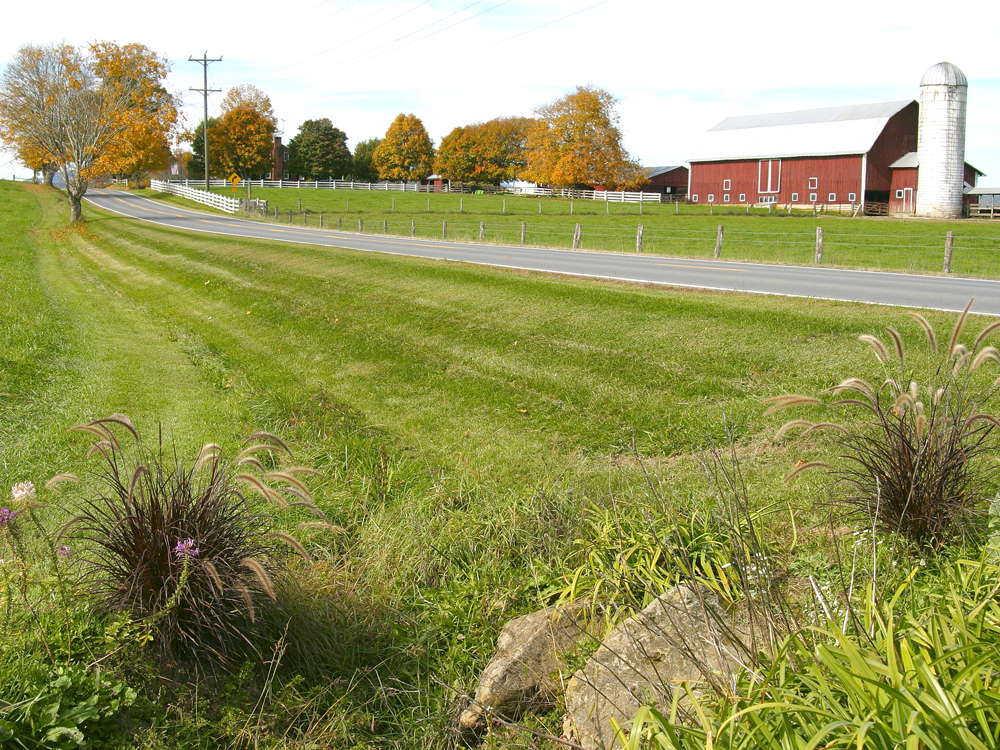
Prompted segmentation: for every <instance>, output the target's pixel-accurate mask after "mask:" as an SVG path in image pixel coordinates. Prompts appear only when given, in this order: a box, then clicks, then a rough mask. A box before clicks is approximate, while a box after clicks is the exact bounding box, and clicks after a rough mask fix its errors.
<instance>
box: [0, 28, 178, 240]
mask: <svg viewBox="0 0 1000 750" xmlns="http://www.w3.org/2000/svg"><path fill="white" fill-rule="evenodd" d="M168 70H169V64H168V63H167V61H166V60H165V59H162V58H158V57H156V55H154V54H153V53H152V52H151V51H150V50H149V49H147V48H146V47H144V46H142V45H138V44H135V45H125V46H124V47H119V46H118V45H115V44H112V43H97V44H94V45H91V47H90V48H89V49H86V50H80V49H77V48H75V47H73V46H70V45H65V44H62V45H49V46H33V45H27V46H24V47H21V48H20V49H19V50H18V51H17V53H16V54H15V55H14V57H13V58H12V60H11V61H10V63H8V65H7V67H6V68H5V69H4V74H3V78H2V80H0V137H3V138H4V140H5V141H6V142H7V143H8V144H11V145H12V147H13V148H14V149H15V150H16V151H18V152H19V153H22V154H24V155H26V156H27V157H28V158H30V159H33V160H34V159H40V160H42V161H43V162H47V163H51V164H55V165H57V166H58V168H59V170H60V171H61V172H62V176H63V180H64V182H65V185H66V193H67V196H68V198H69V203H70V216H71V218H72V220H73V221H82V220H83V196H84V194H85V193H86V192H87V186H88V184H89V181H90V180H91V179H92V178H94V177H98V176H101V175H106V174H115V173H118V172H120V171H122V167H123V166H128V164H129V163H131V164H132V165H134V164H135V163H137V161H136V153H137V150H138V149H139V148H148V147H149V144H150V143H152V142H154V141H155V140H156V139H155V138H154V137H153V136H154V135H155V134H156V131H157V129H158V128H159V129H162V132H161V133H160V135H162V136H163V138H164V139H168V136H169V133H170V131H171V130H172V128H173V127H174V124H175V123H176V119H177V113H176V106H175V105H174V102H173V99H172V98H171V97H170V96H169V95H167V94H166V91H165V89H164V88H163V85H162V80H163V78H164V76H166V73H167V71H168ZM140 134H142V135H141V136H140Z"/></svg>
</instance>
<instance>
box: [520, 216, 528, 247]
mask: <svg viewBox="0 0 1000 750" xmlns="http://www.w3.org/2000/svg"><path fill="white" fill-rule="evenodd" d="M527 229H528V227H527V223H526V222H523V221H522V222H521V244H522V245H523V244H524V235H525V234H526V233H527Z"/></svg>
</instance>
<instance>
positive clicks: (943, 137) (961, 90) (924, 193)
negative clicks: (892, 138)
mask: <svg viewBox="0 0 1000 750" xmlns="http://www.w3.org/2000/svg"><path fill="white" fill-rule="evenodd" d="M968 90H969V82H968V80H967V79H966V77H965V74H964V73H963V72H962V71H961V70H959V69H958V68H957V67H955V66H954V65H952V64H951V63H947V62H940V63H938V64H937V65H935V66H933V67H932V68H931V69H930V70H928V71H927V72H926V73H924V77H923V78H922V79H921V80H920V130H919V133H918V136H917V160H918V162H919V164H920V171H919V177H918V179H919V182H918V185H917V205H916V214H917V216H927V217H931V218H937V219H958V218H961V216H962V196H963V189H964V187H965V106H966V99H967V97H968Z"/></svg>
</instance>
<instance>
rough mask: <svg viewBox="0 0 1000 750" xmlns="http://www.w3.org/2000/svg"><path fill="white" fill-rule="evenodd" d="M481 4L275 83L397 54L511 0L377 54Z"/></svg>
mask: <svg viewBox="0 0 1000 750" xmlns="http://www.w3.org/2000/svg"><path fill="white" fill-rule="evenodd" d="M482 2H484V0H475V2H472V3H469V4H468V5H466V6H465V7H463V8H460V9H459V10H457V11H455V12H453V13H449V14H448V15H447V16H445V17H444V18H441V19H438V20H437V21H434V22H432V23H429V24H427V25H426V26H422V27H420V28H419V29H415V30H413V31H411V32H410V33H409V34H404V35H403V36H401V37H399V38H397V39H395V40H393V41H392V42H387V43H386V44H383V45H381V46H380V47H376V48H375V49H373V50H368V53H365V54H366V55H367V56H364V57H354V58H352V59H349V60H346V61H339V62H336V63H333V64H332V65H328V66H326V67H324V68H320V69H319V70H314V71H311V72H309V73H304V74H300V75H297V76H289V77H288V78H283V79H281V80H280V81H277V83H285V82H290V81H301V80H306V79H308V78H311V77H313V76H316V75H320V74H324V73H329V72H330V71H332V70H339V69H340V68H345V67H350V66H351V65H357V64H360V63H363V62H369V61H371V60H374V59H376V58H379V57H383V56H385V55H388V54H391V53H393V52H398V51H399V50H401V49H406V48H407V47H412V46H413V45H414V44H417V43H419V42H422V41H424V40H426V39H430V38H431V37H432V36H436V35H437V34H440V33H442V32H445V31H448V30H449V29H453V28H455V27H456V26H460V25H462V24H463V23H467V22H469V21H471V20H473V19H474V18H478V17H479V16H482V15H485V14H486V13H489V12H490V11H492V10H495V9H497V8H499V7H500V6H501V5H506V4H507V3H509V2H511V0H502V1H501V2H499V3H496V4H495V5H491V6H490V7H489V8H486V9H484V10H481V11H479V12H478V13H474V14H472V15H471V16H469V17H468V18H463V19H461V20H460V21H456V22H455V23H453V24H449V25H448V26H445V27H444V28H441V29H437V30H435V31H432V32H430V33H429V34H424V35H423V36H421V37H418V38H417V39H413V40H412V41H409V42H407V43H406V44H400V45H398V46H396V47H393V48H392V49H388V50H385V51H384V52H379V50H382V49H384V48H385V47H388V46H391V45H393V44H396V42H399V41H402V40H403V39H406V38H407V37H410V36H413V35H414V34H419V33H420V32H421V31H424V30H425V29H429V28H431V27H432V26H436V25H438V24H440V23H443V22H444V21H447V20H448V19H449V18H451V17H453V16H456V15H458V14H459V13H464V12H465V11H466V10H468V9H469V8H471V7H473V6H475V5H479V4H480V3H482ZM371 53H374V54H371Z"/></svg>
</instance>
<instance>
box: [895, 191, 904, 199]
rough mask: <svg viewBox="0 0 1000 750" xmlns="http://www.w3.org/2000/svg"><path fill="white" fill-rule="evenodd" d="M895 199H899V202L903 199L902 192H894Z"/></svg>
mask: <svg viewBox="0 0 1000 750" xmlns="http://www.w3.org/2000/svg"><path fill="white" fill-rule="evenodd" d="M896 198H897V199H899V200H902V199H903V191H902V190H897V191H896Z"/></svg>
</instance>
